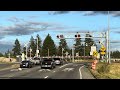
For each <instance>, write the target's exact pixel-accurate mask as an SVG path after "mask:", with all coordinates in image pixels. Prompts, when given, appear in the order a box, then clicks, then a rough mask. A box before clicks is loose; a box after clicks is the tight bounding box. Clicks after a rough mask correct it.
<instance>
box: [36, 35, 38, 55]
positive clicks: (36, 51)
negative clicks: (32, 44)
mask: <svg viewBox="0 0 120 90" xmlns="http://www.w3.org/2000/svg"><path fill="white" fill-rule="evenodd" d="M36 56H37V57H38V37H37V50H36Z"/></svg>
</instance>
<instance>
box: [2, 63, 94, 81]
mask: <svg viewBox="0 0 120 90" xmlns="http://www.w3.org/2000/svg"><path fill="white" fill-rule="evenodd" d="M0 79H95V78H94V77H93V75H92V74H91V73H90V71H89V70H88V68H87V67H86V66H85V63H67V64H64V65H59V66H56V68H54V69H52V70H51V69H41V68H40V66H35V67H33V68H23V69H22V70H21V69H18V68H16V69H11V70H4V71H0Z"/></svg>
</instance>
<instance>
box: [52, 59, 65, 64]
mask: <svg viewBox="0 0 120 90" xmlns="http://www.w3.org/2000/svg"><path fill="white" fill-rule="evenodd" d="M53 59H54V60H55V64H56V65H63V60H62V59H61V58H53Z"/></svg>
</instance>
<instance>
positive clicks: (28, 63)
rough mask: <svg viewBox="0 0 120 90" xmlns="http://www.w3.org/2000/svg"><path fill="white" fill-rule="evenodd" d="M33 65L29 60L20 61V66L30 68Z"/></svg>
mask: <svg viewBox="0 0 120 90" xmlns="http://www.w3.org/2000/svg"><path fill="white" fill-rule="evenodd" d="M32 67H33V63H32V62H31V61H27V60H25V61H22V62H21V63H20V68H32Z"/></svg>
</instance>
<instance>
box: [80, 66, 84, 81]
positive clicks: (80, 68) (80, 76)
mask: <svg viewBox="0 0 120 90" xmlns="http://www.w3.org/2000/svg"><path fill="white" fill-rule="evenodd" d="M83 67H84V65H83V66H81V67H80V68H79V73H80V79H82V73H81V68H83Z"/></svg>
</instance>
